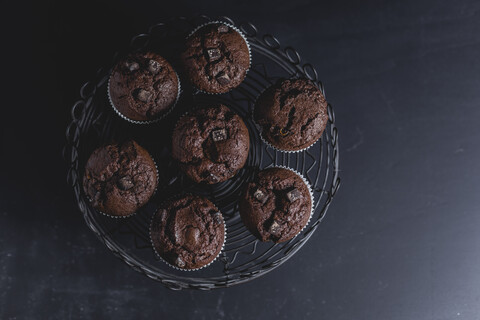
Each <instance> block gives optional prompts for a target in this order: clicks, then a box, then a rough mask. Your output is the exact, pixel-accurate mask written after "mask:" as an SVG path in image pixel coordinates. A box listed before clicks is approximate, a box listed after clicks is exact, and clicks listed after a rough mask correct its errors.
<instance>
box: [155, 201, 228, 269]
mask: <svg viewBox="0 0 480 320" xmlns="http://www.w3.org/2000/svg"><path fill="white" fill-rule="evenodd" d="M188 195H192V196H196V195H194V194H190V193H187V194H183V195H177V196H173V197H171V198H169V199H167V200H165V201H163V202H162V204H164V203H166V202H167V201H171V200H175V199H178V198H180V197H185V196H188ZM209 201H210V200H209ZM212 203H213V202H212ZM162 204H161V205H160V206H159V207H158V208H161V206H162ZM213 205H214V206H215V208H217V206H216V205H215V203H213ZM158 208H157V211H158ZM217 210H218V208H217ZM157 211H155V213H154V214H153V216H152V219H151V220H150V228H149V236H150V243H151V245H152V248H153V251H154V252H155V255H156V256H157V258H158V259H159V260H161V261H163V262H164V263H165V264H166V265H168V266H170V267H171V268H173V269H176V270H180V271H198V270H201V269H203V268H206V267H208V266H209V265H211V264H212V263H214V262H215V261H216V260H217V259H218V257H219V256H220V255H221V254H222V252H223V250H224V249H225V242H226V241H227V224H226V223H225V219H224V218H223V213H222V212H221V211H220V210H218V212H220V213H221V215H222V222H223V229H224V233H223V243H222V248H221V249H220V251H219V252H218V254H217V255H216V256H215V258H214V259H213V260H212V261H210V262H209V263H208V264H206V265H204V266H201V267H199V268H194V269H182V268H179V267H177V266H175V265H173V264H171V263H170V262H168V261H167V260H165V259H164V258H162V256H161V255H160V254H159V253H158V252H157V249H156V248H155V244H154V243H153V238H152V224H153V219H154V218H155V215H156V214H157Z"/></svg>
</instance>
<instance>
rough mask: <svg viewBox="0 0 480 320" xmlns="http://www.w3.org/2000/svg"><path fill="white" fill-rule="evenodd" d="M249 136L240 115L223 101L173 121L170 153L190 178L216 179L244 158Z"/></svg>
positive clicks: (232, 172) (227, 175) (237, 166)
mask: <svg viewBox="0 0 480 320" xmlns="http://www.w3.org/2000/svg"><path fill="white" fill-rule="evenodd" d="M249 147H250V138H249V135H248V129H247V127H246V126H245V123H244V122H243V120H242V118H241V117H240V116H239V115H237V114H236V113H234V112H233V111H231V110H230V109H229V108H227V107H226V106H224V105H218V106H215V107H208V108H202V109H197V110H194V111H192V112H190V113H188V114H186V115H184V116H183V117H181V118H180V120H179V121H178V122H177V124H176V125H175V128H174V130H173V135H172V156H173V158H174V159H176V160H178V161H179V163H180V168H181V169H182V171H184V172H185V173H186V174H187V175H188V176H189V177H190V178H191V179H192V180H193V181H195V182H197V183H199V182H205V183H208V184H213V183H218V182H222V181H225V180H227V179H229V178H231V177H233V176H234V175H235V174H236V173H237V172H238V171H239V170H240V169H241V168H242V167H243V166H244V165H245V162H246V161H247V157H248V149H249Z"/></svg>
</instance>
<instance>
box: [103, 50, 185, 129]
mask: <svg viewBox="0 0 480 320" xmlns="http://www.w3.org/2000/svg"><path fill="white" fill-rule="evenodd" d="M162 58H163V57H162ZM163 59H165V58H163ZM165 60H166V61H167V59H165ZM167 63H168V64H170V62H168V61H167ZM170 66H171V67H172V70H173V72H175V76H176V77H177V82H178V92H177V98H176V99H175V102H174V103H173V105H172V106H171V107H170V108H168V110H167V112H165V113H164V114H162V115H161V116H160V117H158V118H156V119H153V120H148V121H140V120H132V119H130V118H128V117H127V116H125V115H124V114H122V113H121V112H120V111H118V109H117V108H116V107H115V104H114V103H113V101H112V97H111V95H110V81H112V76H113V69H112V71H111V72H110V76H109V77H108V83H107V96H108V101H109V102H110V106H111V107H112V109H113V110H114V111H115V113H116V114H117V115H118V116H120V118H122V119H123V120H126V121H128V122H130V123H133V124H152V123H156V122H158V121H160V120H162V119H164V118H165V117H166V116H168V115H169V114H170V113H171V112H172V110H173V109H174V108H175V106H176V105H177V103H178V100H180V96H181V94H182V85H181V83H180V77H179V76H178V73H177V71H176V70H175V69H174V68H173V66H172V65H171V64H170Z"/></svg>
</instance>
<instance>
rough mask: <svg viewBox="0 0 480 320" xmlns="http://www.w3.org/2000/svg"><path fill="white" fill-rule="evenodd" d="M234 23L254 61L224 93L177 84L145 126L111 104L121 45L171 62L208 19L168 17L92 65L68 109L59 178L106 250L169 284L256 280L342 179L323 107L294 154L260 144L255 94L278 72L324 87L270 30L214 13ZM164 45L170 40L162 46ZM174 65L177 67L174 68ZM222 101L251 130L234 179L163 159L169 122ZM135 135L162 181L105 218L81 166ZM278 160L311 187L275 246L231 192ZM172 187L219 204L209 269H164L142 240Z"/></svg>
mask: <svg viewBox="0 0 480 320" xmlns="http://www.w3.org/2000/svg"><path fill="white" fill-rule="evenodd" d="M214 20H222V21H225V22H228V23H230V24H232V25H235V26H236V27H237V28H239V29H240V30H241V31H242V32H243V33H244V34H245V36H246V37H247V39H248V41H249V44H250V47H251V50H252V56H253V57H252V61H253V64H252V66H251V68H250V70H249V72H248V74H247V78H246V79H245V81H244V82H243V83H242V85H241V86H240V87H238V88H236V89H234V90H233V91H231V92H229V93H227V94H222V95H207V94H204V93H201V92H199V91H198V90H195V89H194V88H189V87H188V86H183V83H186V81H183V80H184V79H183V78H182V77H183V76H182V74H180V79H181V81H182V88H184V89H183V92H182V97H181V98H180V101H179V104H178V107H176V108H175V111H174V112H172V114H170V115H169V116H168V117H167V118H166V119H164V120H162V121H160V122H159V123H157V124H152V125H148V126H145V125H133V124H130V123H128V122H126V121H125V120H122V119H120V118H119V117H118V116H117V115H116V114H115V113H114V112H113V110H112V109H111V108H110V106H109V103H108V100H107V95H106V91H107V90H106V86H107V83H108V77H109V74H110V70H111V68H112V67H113V65H114V64H115V62H116V61H117V60H118V57H120V56H122V54H124V53H125V52H128V51H132V50H141V49H153V50H157V51H160V53H161V54H163V55H164V56H165V57H166V58H167V60H169V61H170V62H171V63H172V65H173V66H174V68H176V67H177V65H178V61H177V60H176V54H175V52H178V49H179V48H180V47H181V44H182V42H183V40H184V38H185V36H186V35H187V34H188V33H189V32H190V31H191V30H192V29H193V28H194V27H195V26H198V25H200V24H202V23H205V22H208V21H211V20H210V19H209V18H208V17H206V16H198V17H194V18H183V17H181V18H174V19H170V20H168V21H165V22H163V23H159V24H157V25H154V26H152V27H150V29H149V31H148V33H145V34H140V35H137V36H135V37H134V38H133V39H132V40H131V42H130V45H129V47H128V48H125V49H124V52H122V51H120V52H118V53H116V54H115V56H114V59H113V61H112V64H111V65H110V66H108V67H107V68H102V69H100V70H99V71H98V72H97V74H96V77H95V79H93V80H92V81H90V82H87V83H85V84H84V85H83V86H82V87H81V89H80V97H81V98H80V100H78V101H77V102H76V103H75V104H74V105H73V107H72V109H71V115H72V122H71V123H70V124H69V125H68V127H67V130H66V137H67V144H66V146H65V148H64V158H65V160H66V161H67V163H68V168H69V169H68V173H67V180H68V182H69V184H70V185H71V186H72V188H73V190H74V193H75V199H76V201H77V203H78V206H79V208H80V210H81V212H82V213H83V216H84V219H85V221H86V223H87V225H88V226H89V228H90V229H91V230H92V231H93V232H94V233H95V234H96V235H97V236H98V237H99V238H100V240H101V241H102V242H103V243H104V244H105V245H106V246H107V248H108V249H109V250H110V251H111V252H112V253H113V254H114V255H115V256H117V257H119V258H120V259H122V260H123V261H125V262H126V263H127V264H128V265H129V266H131V267H132V268H133V269H135V270H136V271H138V272H141V273H142V274H144V275H146V276H147V277H149V278H151V279H154V280H157V281H160V282H161V283H163V284H164V285H166V286H167V287H168V288H170V289H176V290H179V289H186V288H190V289H201V290H209V289H214V288H221V287H230V286H233V285H235V284H239V283H243V282H247V281H250V280H252V279H255V278H257V277H259V276H261V275H263V274H266V273H267V272H269V271H271V270H273V269H275V268H276V267H278V266H279V265H281V264H282V263H284V262H285V261H287V260H288V259H289V258H290V257H292V256H293V255H294V254H295V253H296V252H297V251H298V250H299V249H300V248H301V247H302V246H303V245H304V244H305V242H306V241H307V240H308V239H309V238H310V237H311V236H312V234H313V232H314V231H315V230H316V229H317V227H318V225H319V223H320V221H321V220H322V218H323V217H324V215H325V213H326V211H327V209H328V207H329V205H330V203H331V201H332V199H333V197H334V195H335V193H336V192H337V190H338V188H339V185H340V178H339V176H338V159H339V154H338V130H337V128H336V126H335V115H334V112H333V108H332V106H331V105H328V116H329V121H328V124H327V128H326V129H325V132H324V134H323V136H322V138H321V139H320V140H319V141H317V143H315V144H314V145H313V146H312V147H311V148H309V149H307V150H305V151H302V152H299V153H284V152H280V151H276V150H274V149H272V148H271V147H269V146H267V145H266V144H265V143H263V142H262V140H261V139H260V137H259V128H258V127H256V125H255V124H254V122H253V120H252V109H253V104H254V102H255V99H256V98H257V97H258V95H259V94H260V93H261V92H262V91H263V90H264V89H265V88H267V87H268V86H269V85H271V84H273V83H274V82H276V81H277V80H278V79H280V78H299V77H302V78H308V79H310V80H312V81H314V82H315V83H316V84H317V85H318V87H319V88H320V89H321V90H322V91H324V88H323V84H322V83H321V82H320V81H319V79H318V74H317V72H316V70H315V68H314V67H313V66H312V65H311V64H308V63H307V64H302V63H301V58H300V55H299V54H298V52H297V51H295V49H293V48H292V47H285V48H282V46H281V45H280V43H279V41H278V40H277V39H276V38H275V37H274V36H272V35H269V34H264V35H261V34H259V32H258V30H257V29H256V27H255V26H254V25H252V24H251V23H248V22H247V23H241V24H239V25H237V24H235V23H234V22H233V21H232V20H231V19H229V18H227V17H221V18H216V19H214ZM165 43H168V44H169V45H168V48H167V46H165V45H164V44H165ZM177 70H178V69H177ZM219 102H220V103H224V104H226V105H227V106H229V107H230V108H232V109H233V110H234V111H235V112H237V113H238V114H239V115H240V116H241V117H242V118H243V119H244V121H245V124H246V125H247V127H248V129H249V132H250V141H251V146H250V151H249V155H248V160H247V163H246V165H245V167H244V168H243V169H241V170H240V172H239V173H238V174H237V175H236V176H235V177H233V178H232V179H230V180H228V181H225V182H223V183H219V184H216V185H199V184H195V183H193V182H191V181H190V180H189V179H188V178H186V177H185V176H184V175H183V174H182V173H181V172H180V171H179V170H178V167H177V164H176V163H175V162H174V161H172V160H171V157H170V140H169V137H170V132H171V129H172V128H173V125H174V123H175V121H176V120H177V119H178V118H179V116H181V115H182V114H183V113H185V112H186V111H188V110H189V109H190V108H191V106H202V105H211V104H214V103H219ZM128 137H131V138H134V139H135V140H137V141H138V142H139V143H140V144H141V145H143V146H145V147H146V148H147V149H148V150H149V151H150V152H151V154H152V156H153V157H154V159H155V160H156V162H157V164H158V167H159V175H160V185H159V188H158V190H157V193H156V195H155V196H154V197H153V199H152V200H151V201H150V203H148V204H147V205H146V206H145V207H144V208H142V209H141V210H139V211H138V212H137V213H136V214H135V215H134V216H131V217H129V218H118V219H113V218H108V217H105V216H103V215H101V214H99V213H98V212H97V211H95V210H94V209H93V208H92V207H91V206H90V204H89V202H88V199H87V198H86V196H85V194H84V193H83V191H82V175H83V171H82V170H83V167H84V164H85V162H86V160H87V158H88V156H89V155H90V153H91V152H92V151H93V149H95V148H96V147H98V146H100V145H102V144H105V143H108V142H111V141H115V140H117V139H122V138H128ZM276 165H277V166H286V167H290V168H292V169H294V170H296V171H298V172H300V173H301V174H302V175H303V176H304V177H305V178H306V179H307V180H308V181H309V182H310V184H311V186H312V188H313V193H314V214H313V216H312V219H311V221H310V223H309V224H308V225H307V226H306V228H304V229H303V231H302V232H301V233H300V234H299V235H297V236H296V237H295V238H293V239H292V240H290V241H287V242H285V243H281V244H273V243H271V242H269V243H263V242H261V241H259V240H258V239H256V238H255V237H254V236H253V235H252V234H250V232H249V231H248V230H247V229H246V228H245V226H244V225H243V223H242V221H241V219H240V217H239V213H238V199H239V197H240V194H241V192H242V189H243V187H244V186H245V183H247V182H248V181H250V180H251V179H252V178H253V177H254V175H255V173H256V172H257V171H258V170H260V169H264V168H267V167H271V166H276ZM179 193H195V194H200V195H204V196H206V197H208V198H209V199H211V200H212V201H213V202H214V203H215V204H216V205H217V206H218V207H219V208H220V210H221V211H222V213H223V214H224V218H225V221H226V226H227V230H228V235H227V240H226V243H225V248H224V250H223V251H222V253H221V255H220V256H219V258H218V259H217V260H216V261H215V262H214V263H213V264H212V265H210V266H209V267H208V268H204V269H202V270H199V271H193V272H185V271H178V270H175V269H173V268H170V267H169V266H167V265H166V264H164V263H162V261H159V259H158V257H156V255H155V254H154V251H153V248H152V245H151V242H150V239H149V226H150V221H151V217H152V215H153V213H154V212H155V209H156V208H157V206H158V204H159V203H160V202H161V201H163V200H165V199H167V198H169V197H171V196H173V195H176V194H179Z"/></svg>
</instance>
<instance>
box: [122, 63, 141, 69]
mask: <svg viewBox="0 0 480 320" xmlns="http://www.w3.org/2000/svg"><path fill="white" fill-rule="evenodd" d="M125 66H126V67H127V68H128V70H130V71H135V70H138V69H140V65H139V64H138V63H137V62H135V61H127V62H125Z"/></svg>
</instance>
